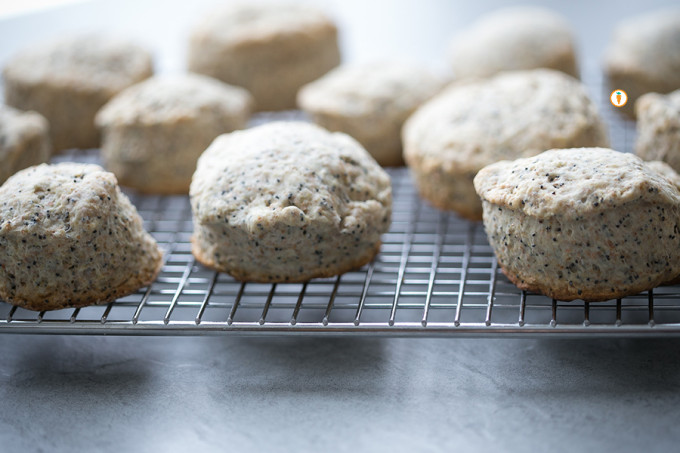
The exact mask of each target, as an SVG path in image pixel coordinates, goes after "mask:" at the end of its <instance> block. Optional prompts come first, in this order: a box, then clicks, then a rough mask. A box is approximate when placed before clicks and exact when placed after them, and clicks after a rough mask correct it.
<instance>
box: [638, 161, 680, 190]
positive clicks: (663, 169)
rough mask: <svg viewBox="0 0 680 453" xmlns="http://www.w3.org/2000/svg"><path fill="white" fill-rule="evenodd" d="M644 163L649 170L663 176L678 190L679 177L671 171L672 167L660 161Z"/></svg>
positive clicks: (679, 184) (679, 187) (679, 185)
mask: <svg viewBox="0 0 680 453" xmlns="http://www.w3.org/2000/svg"><path fill="white" fill-rule="evenodd" d="M645 163H646V164H647V166H648V167H649V168H651V169H652V170H654V171H655V172H657V173H659V174H660V175H662V176H664V177H665V178H666V179H667V180H669V181H670V182H671V183H672V184H675V186H676V187H677V188H678V189H679V190H680V175H679V174H678V173H677V172H676V171H675V170H673V167H671V166H670V165H668V164H667V163H666V162H662V161H660V160H655V161H652V162H645Z"/></svg>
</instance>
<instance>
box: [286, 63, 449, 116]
mask: <svg viewBox="0 0 680 453" xmlns="http://www.w3.org/2000/svg"><path fill="white" fill-rule="evenodd" d="M443 84H444V81H443V80H442V79H440V78H438V77H436V76H435V75H434V74H432V73H430V72H429V71H428V70H427V69H424V68H422V67H419V66H417V65H412V64H406V63H397V62H381V63H369V64H354V65H347V66H341V67H339V68H336V69H334V70H332V71H331V72H329V73H328V74H326V75H325V76H323V77H321V78H320V79H318V80H316V81H314V82H312V83H310V84H308V85H306V86H305V87H303V88H302V89H301V90H300V93H299V94H298V103H299V104H301V105H302V106H303V107H304V108H307V109H310V110H312V111H321V112H327V113H341V114H344V115H347V116H352V115H366V114H371V113H374V112H376V111H381V112H384V113H385V114H386V115H389V114H390V113H391V112H394V111H395V110H396V112H394V113H395V114H400V113H403V112H404V111H409V110H411V109H413V108H414V107H416V106H418V105H419V104H422V103H423V102H425V101H426V100H427V99H429V98H430V97H432V96H433V95H434V94H435V93H436V92H437V91H439V90H440V89H441V88H442V86H443Z"/></svg>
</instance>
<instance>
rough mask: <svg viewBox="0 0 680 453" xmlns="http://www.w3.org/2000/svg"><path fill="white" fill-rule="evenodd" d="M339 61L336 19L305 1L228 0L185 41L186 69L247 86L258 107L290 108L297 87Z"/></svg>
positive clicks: (293, 105) (293, 102) (270, 108)
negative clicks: (255, 0)
mask: <svg viewBox="0 0 680 453" xmlns="http://www.w3.org/2000/svg"><path fill="white" fill-rule="evenodd" d="M339 63H340V51H339V48H338V39H337V28H336V26H335V24H334V23H333V22H332V21H331V20H330V19H329V18H328V17H327V16H326V15H325V14H323V13H322V12H320V11H319V10H317V9H315V8H313V7H310V6H305V5H296V4H285V3H284V4H271V3H270V4H267V3H265V4H258V3H239V2H237V3H233V4H230V5H228V6H225V7H223V8H222V9H219V10H217V11H214V12H212V13H211V14H209V15H208V16H207V17H205V18H204V20H203V21H201V22H200V23H199V24H198V25H197V26H196V27H195V28H194V30H193V32H192V34H191V39H190V42H189V63H188V66H189V69H190V70H191V71H194V72H198V73H201V74H205V75H209V76H211V77H215V78H217V79H220V80H222V81H224V82H226V83H230V84H233V85H238V86H241V87H244V88H246V89H247V90H248V91H249V92H250V93H251V94H252V95H253V97H254V98H255V108H256V109H257V110H260V111H261V110H285V109H294V108H295V96H296V94H297V91H298V90H299V89H300V87H301V86H302V85H304V84H306V83H309V82H311V81H312V80H315V79H317V78H319V77H321V76H322V75H324V74H325V73H326V72H328V71H329V70H331V69H332V68H334V67H335V66H337V65H338V64H339Z"/></svg>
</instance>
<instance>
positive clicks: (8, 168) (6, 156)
mask: <svg viewBox="0 0 680 453" xmlns="http://www.w3.org/2000/svg"><path fill="white" fill-rule="evenodd" d="M48 129H49V126H48V124H47V120H46V119H45V118H44V117H43V116H42V115H40V114H39V113H36V112H22V111H20V110H16V109H13V108H12V107H8V106H6V105H0V185H2V183H3V182H5V181H6V180H7V178H9V177H10V176H12V175H13V174H14V173H16V172H17V171H19V170H23V169H24V168H26V167H30V166H31V165H36V164H41V163H43V162H47V161H48V159H49V158H50V154H51V147H50V139H49V137H48V135H47V134H48Z"/></svg>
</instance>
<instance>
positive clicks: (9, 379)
mask: <svg viewBox="0 0 680 453" xmlns="http://www.w3.org/2000/svg"><path fill="white" fill-rule="evenodd" d="M0 379H1V380H2V384H1V386H0V389H1V390H0V392H1V393H2V394H1V396H0V401H2V403H1V404H2V411H1V412H0V436H1V438H2V446H3V447H2V449H3V451H78V450H85V451H128V450H139V451H187V450H191V449H195V450H196V451H213V450H214V451H217V450H227V449H229V450H231V451H303V450H318V451H335V450H337V451H353V450H356V449H357V448H360V449H370V450H375V451H453V450H454V449H455V451H553V452H561V451H620V452H627V451H643V450H644V451H665V452H669V451H675V450H676V449H677V443H678V441H680V430H679V429H678V422H679V421H680V417H679V410H678V406H679V405H680V340H593V341H576V340H562V341H555V340H549V341H540V340H511V341H500V340H467V339H453V340H450V339H449V340H435V339H367V338H344V339H340V338H275V337H271V338H218V337H210V338H157V337H154V338H138V337H64V336H57V337H48V336H42V337H39V336H9V335H6V336H4V337H3V338H2V361H1V362H0Z"/></svg>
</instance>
